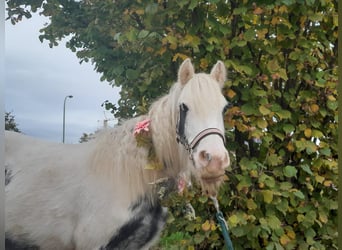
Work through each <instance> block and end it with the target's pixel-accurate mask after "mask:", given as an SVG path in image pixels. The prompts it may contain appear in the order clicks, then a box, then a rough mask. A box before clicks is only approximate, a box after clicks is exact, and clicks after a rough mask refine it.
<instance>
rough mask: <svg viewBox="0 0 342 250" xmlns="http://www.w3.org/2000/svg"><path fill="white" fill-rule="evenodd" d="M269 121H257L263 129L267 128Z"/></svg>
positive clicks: (260, 119)
mask: <svg viewBox="0 0 342 250" xmlns="http://www.w3.org/2000/svg"><path fill="white" fill-rule="evenodd" d="M267 125H268V124H267V121H266V120H265V119H262V118H259V119H258V120H257V126H258V127H259V128H261V129H264V128H267Z"/></svg>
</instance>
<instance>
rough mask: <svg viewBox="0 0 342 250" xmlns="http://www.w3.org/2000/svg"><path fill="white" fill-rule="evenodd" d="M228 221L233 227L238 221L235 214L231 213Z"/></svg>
mask: <svg viewBox="0 0 342 250" xmlns="http://www.w3.org/2000/svg"><path fill="white" fill-rule="evenodd" d="M228 221H229V225H231V226H232V227H235V226H236V225H237V224H238V222H239V218H238V217H237V215H235V214H233V215H232V216H230V217H229V219H228Z"/></svg>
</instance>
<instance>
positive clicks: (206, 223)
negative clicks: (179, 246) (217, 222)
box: [202, 220, 210, 232]
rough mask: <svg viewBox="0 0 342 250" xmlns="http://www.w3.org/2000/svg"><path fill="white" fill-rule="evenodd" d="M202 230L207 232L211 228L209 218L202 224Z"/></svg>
mask: <svg viewBox="0 0 342 250" xmlns="http://www.w3.org/2000/svg"><path fill="white" fill-rule="evenodd" d="M202 230H203V231H204V232H207V231H209V230H210V222H209V220H206V221H205V222H204V223H203V224H202Z"/></svg>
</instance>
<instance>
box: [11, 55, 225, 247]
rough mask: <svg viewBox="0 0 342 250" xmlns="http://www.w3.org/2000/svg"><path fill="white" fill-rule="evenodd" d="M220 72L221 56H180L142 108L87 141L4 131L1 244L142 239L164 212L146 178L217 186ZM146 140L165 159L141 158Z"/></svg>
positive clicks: (146, 243)
mask: <svg viewBox="0 0 342 250" xmlns="http://www.w3.org/2000/svg"><path fill="white" fill-rule="evenodd" d="M225 79H226V69H225V66H224V64H223V63H222V62H221V61H218V62H217V63H216V65H215V66H214V67H213V69H212V70H211V73H210V74H204V73H199V74H195V72H194V67H193V65H192V63H191V61H190V60H189V59H186V60H185V61H184V62H183V63H182V65H181V66H180V68H179V72H178V81H177V82H176V83H175V84H174V85H173V87H172V88H171V90H170V92H169V94H167V95H165V96H164V97H162V98H160V99H159V100H157V101H156V102H155V103H153V104H152V106H151V108H150V111H149V113H148V114H147V115H144V116H140V117H137V118H134V119H131V120H128V121H126V122H124V123H123V124H122V125H120V126H118V127H116V128H112V129H105V130H104V131H102V132H100V134H99V135H98V136H97V137H96V138H95V139H94V140H92V141H90V142H87V143H82V144H76V145H66V144H57V143H49V142H43V141H40V140H37V139H34V138H31V137H28V136H24V135H21V134H17V133H14V132H6V133H5V168H6V218H5V222H6V249H46V250H53V249H56V250H57V249H58V250H61V249H80V250H87V249H134V250H135V249H148V248H149V247H150V246H151V245H152V244H153V243H154V241H155V240H156V239H158V236H159V235H160V232H161V230H162V228H163V226H164V223H165V220H166V214H167V212H166V209H165V208H162V207H161V206H160V204H159V202H158V199H157V194H156V192H157V190H156V188H155V185H153V184H151V183H156V182H157V181H158V180H160V179H163V178H169V179H175V180H176V179H177V178H178V176H179V175H180V174H187V173H191V174H193V175H194V176H195V177H196V179H197V180H198V181H199V183H200V184H201V186H202V189H203V191H204V192H205V193H207V194H208V195H211V196H215V195H216V193H217V190H218V188H219V186H220V184H221V183H222V181H223V176H224V173H225V168H226V167H228V165H229V155H228V152H227V150H226V148H225V146H224V142H225V136H224V132H225V130H224V122H223V116H222V112H223V110H224V108H225V106H226V105H227V101H226V100H225V98H224V97H223V95H222V94H221V88H222V86H223V84H224V81H225ZM146 121H147V122H146ZM141 122H143V123H145V126H143V127H141V128H137V127H136V125H137V124H138V126H139V124H140V125H141V124H142V123H141ZM134 128H136V130H135V131H134ZM141 133H142V134H147V135H150V136H151V142H152V147H151V148H149V147H147V146H146V147H145V146H141V145H138V144H137V137H136V136H135V135H134V134H136V135H139V134H141ZM151 149H152V151H153V153H154V154H153V155H154V156H155V157H154V158H152V160H157V161H158V162H160V163H161V168H147V167H146V166H147V165H148V164H149V162H150V161H151V157H150V153H151Z"/></svg>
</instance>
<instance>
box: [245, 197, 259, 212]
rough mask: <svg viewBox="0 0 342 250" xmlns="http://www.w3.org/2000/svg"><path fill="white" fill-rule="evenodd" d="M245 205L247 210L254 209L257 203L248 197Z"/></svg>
mask: <svg viewBox="0 0 342 250" xmlns="http://www.w3.org/2000/svg"><path fill="white" fill-rule="evenodd" d="M246 205H247V208H248V209H249V210H254V209H257V208H258V205H257V204H256V203H255V202H254V201H253V200H252V199H248V200H247V202H246Z"/></svg>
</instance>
